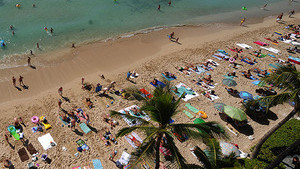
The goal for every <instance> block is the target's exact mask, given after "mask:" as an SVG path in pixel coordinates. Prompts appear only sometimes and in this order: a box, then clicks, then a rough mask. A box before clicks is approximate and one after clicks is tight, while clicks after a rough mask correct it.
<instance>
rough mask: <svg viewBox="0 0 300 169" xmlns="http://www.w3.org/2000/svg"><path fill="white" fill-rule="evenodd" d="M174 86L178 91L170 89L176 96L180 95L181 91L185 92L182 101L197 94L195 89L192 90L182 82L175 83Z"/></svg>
mask: <svg viewBox="0 0 300 169" xmlns="http://www.w3.org/2000/svg"><path fill="white" fill-rule="evenodd" d="M176 88H177V90H178V92H177V93H175V91H174V90H172V92H173V93H175V94H176V95H177V96H178V97H180V96H181V95H182V94H183V93H185V96H184V97H183V98H182V100H184V101H188V100H190V99H192V98H194V97H197V96H199V94H198V93H196V92H195V91H193V90H192V89H191V88H189V87H187V86H186V85H185V84H183V83H179V84H178V85H176Z"/></svg>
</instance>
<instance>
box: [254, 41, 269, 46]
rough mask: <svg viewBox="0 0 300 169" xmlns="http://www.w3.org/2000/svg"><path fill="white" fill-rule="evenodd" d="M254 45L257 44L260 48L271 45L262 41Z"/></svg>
mask: <svg viewBox="0 0 300 169" xmlns="http://www.w3.org/2000/svg"><path fill="white" fill-rule="evenodd" d="M253 43H255V44H257V45H260V46H268V45H269V44H267V43H265V42H261V41H255V42H253Z"/></svg>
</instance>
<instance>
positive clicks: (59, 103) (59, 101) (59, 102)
mask: <svg viewBox="0 0 300 169" xmlns="http://www.w3.org/2000/svg"><path fill="white" fill-rule="evenodd" d="M61 104H62V101H61V99H59V100H58V108H59V109H61Z"/></svg>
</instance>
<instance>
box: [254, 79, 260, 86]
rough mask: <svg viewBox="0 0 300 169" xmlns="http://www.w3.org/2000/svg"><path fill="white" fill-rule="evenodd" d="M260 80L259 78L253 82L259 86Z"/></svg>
mask: <svg viewBox="0 0 300 169" xmlns="http://www.w3.org/2000/svg"><path fill="white" fill-rule="evenodd" d="M259 82H260V81H259V80H256V81H254V82H252V84H254V85H257V86H258V84H259Z"/></svg>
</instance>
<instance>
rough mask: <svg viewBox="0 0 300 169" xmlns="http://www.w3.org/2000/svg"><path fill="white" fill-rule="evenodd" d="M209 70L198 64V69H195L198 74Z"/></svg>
mask: <svg viewBox="0 0 300 169" xmlns="http://www.w3.org/2000/svg"><path fill="white" fill-rule="evenodd" d="M206 71H207V70H206V69H204V68H203V67H201V66H199V65H197V71H195V72H196V73H197V74H201V73H204V72H206Z"/></svg>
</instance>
